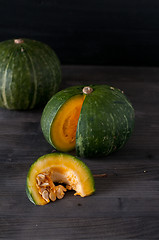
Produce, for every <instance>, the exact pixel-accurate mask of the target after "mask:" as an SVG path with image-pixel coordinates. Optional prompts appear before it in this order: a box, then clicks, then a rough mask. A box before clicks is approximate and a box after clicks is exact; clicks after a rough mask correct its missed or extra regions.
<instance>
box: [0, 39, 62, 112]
mask: <svg viewBox="0 0 159 240" xmlns="http://www.w3.org/2000/svg"><path fill="white" fill-rule="evenodd" d="M60 82H61V69H60V62H59V59H58V57H57V56H56V54H55V53H54V51H53V50H52V49H51V48H50V47H49V46H47V45H46V44H44V43H42V42H39V41H35V40H31V39H25V38H24V39H14V40H7V41H3V42H1V43H0V107H4V108H7V109H13V110H14V109H17V110H25V109H32V108H34V107H35V106H40V105H44V104H46V102H47V101H48V100H49V99H50V98H51V97H52V95H53V94H55V93H56V92H57V91H58V89H59V85H60Z"/></svg>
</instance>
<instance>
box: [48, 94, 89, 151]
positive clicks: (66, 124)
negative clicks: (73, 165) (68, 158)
mask: <svg viewBox="0 0 159 240" xmlns="http://www.w3.org/2000/svg"><path fill="white" fill-rule="evenodd" d="M85 96H86V95H76V96H73V97H71V98H70V99H69V100H68V101H67V102H66V103H65V104H64V105H63V106H62V107H61V108H60V109H59V111H58V113H57V115H56V117H55V119H54V121H53V123H52V126H51V139H52V142H53V143H54V145H55V146H56V149H58V150H59V151H63V152H64V151H71V150H73V149H74V148H75V144H76V129H77V124H78V119H79V116H80V112H81V108H82V105H83V101H84V99H85Z"/></svg>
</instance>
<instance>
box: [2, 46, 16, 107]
mask: <svg viewBox="0 0 159 240" xmlns="http://www.w3.org/2000/svg"><path fill="white" fill-rule="evenodd" d="M15 51H16V48H14V51H13V52H12V54H11V55H10V57H9V61H8V64H7V65H6V68H5V71H4V75H3V78H4V79H5V81H4V82H3V84H2V97H3V101H4V106H5V107H6V108H9V105H8V103H7V98H6V92H5V91H6V83H7V79H8V78H7V69H8V67H9V64H10V63H11V60H12V56H13V55H14V53H15ZM8 52H9V51H8ZM4 76H5V77H4ZM11 81H12V78H11V79H10V82H11Z"/></svg>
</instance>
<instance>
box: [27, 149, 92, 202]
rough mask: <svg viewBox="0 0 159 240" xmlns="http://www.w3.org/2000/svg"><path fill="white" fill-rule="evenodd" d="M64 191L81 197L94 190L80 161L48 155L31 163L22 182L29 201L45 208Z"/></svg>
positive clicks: (90, 175) (58, 154) (59, 155)
mask: <svg viewBox="0 0 159 240" xmlns="http://www.w3.org/2000/svg"><path fill="white" fill-rule="evenodd" d="M62 184H64V185H62ZM67 190H74V191H75V195H80V196H81V197H85V196H89V195H91V194H92V193H93V192H94V191H95V188H94V179H93V175H92V173H91V171H90V169H89V168H88V167H87V166H86V165H85V164H84V163H83V162H82V161H81V160H79V159H77V158H76V157H73V156H71V155H68V154H65V153H50V154H47V155H44V156H42V157H40V158H39V159H38V160H37V161H36V162H34V163H33V164H32V166H31V167H30V170H29V172H28V175H27V183H26V193H27V195H28V198H29V199H30V201H31V202H33V203H34V204H36V205H45V204H47V203H49V202H50V201H53V202H54V201H55V200H56V199H62V198H63V197H64V194H65V192H66V191H67Z"/></svg>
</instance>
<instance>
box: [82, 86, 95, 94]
mask: <svg viewBox="0 0 159 240" xmlns="http://www.w3.org/2000/svg"><path fill="white" fill-rule="evenodd" d="M82 91H83V93H84V94H90V93H91V92H93V88H91V87H89V86H87V87H84V88H83V90H82Z"/></svg>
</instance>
